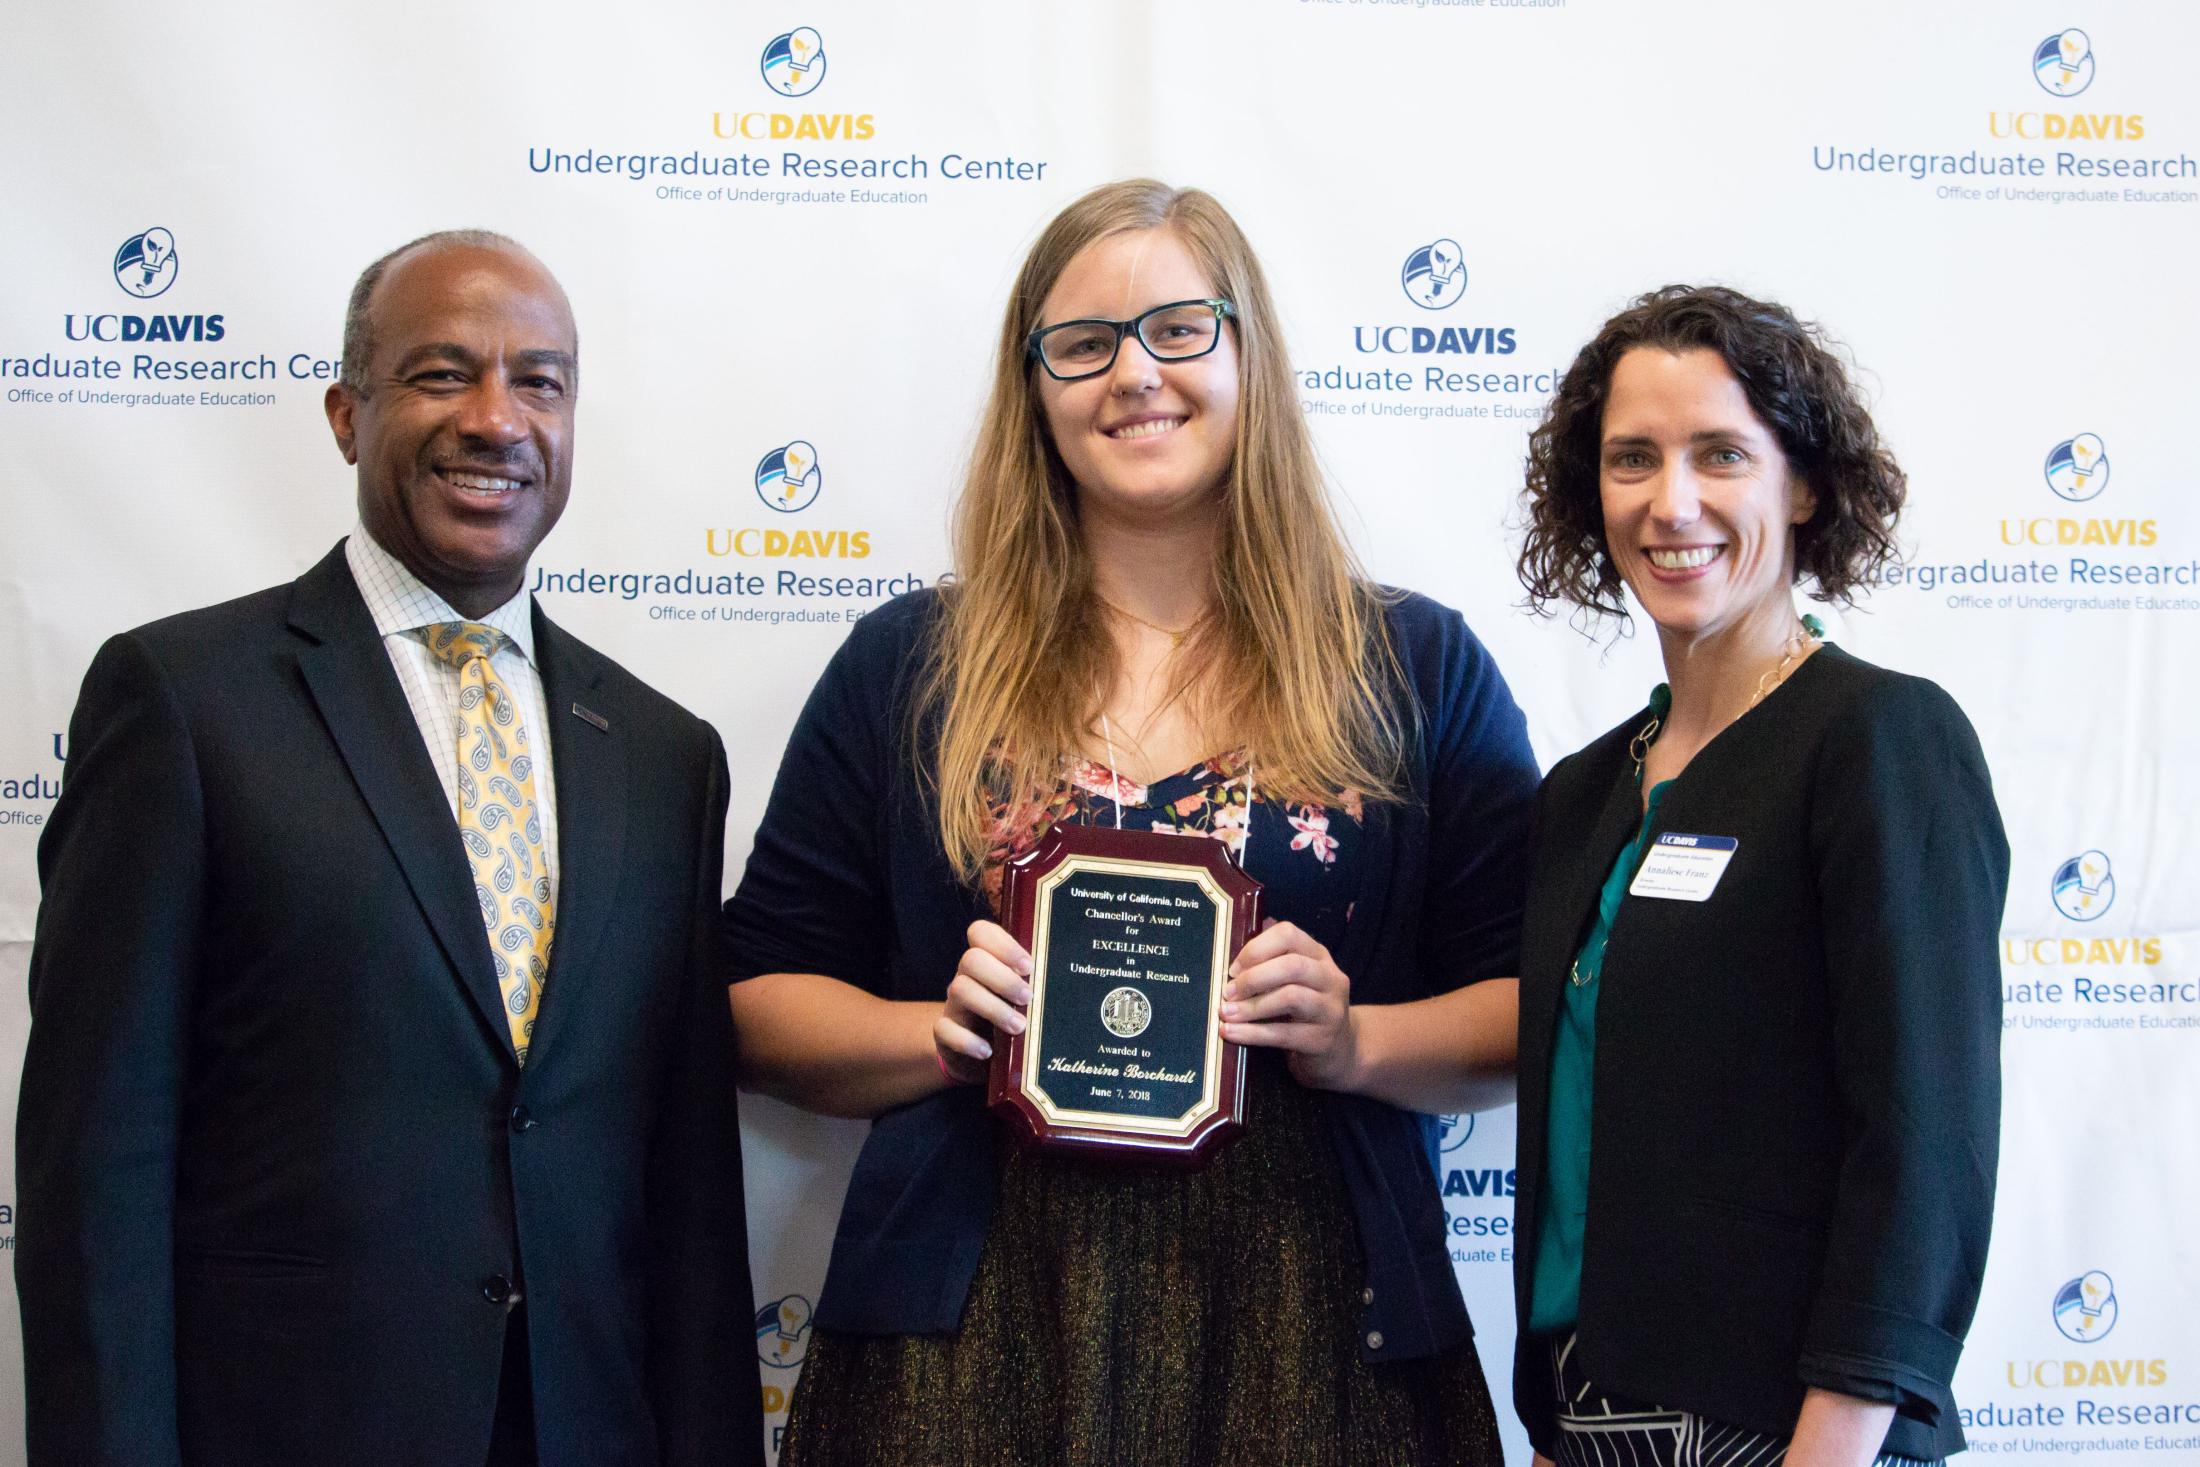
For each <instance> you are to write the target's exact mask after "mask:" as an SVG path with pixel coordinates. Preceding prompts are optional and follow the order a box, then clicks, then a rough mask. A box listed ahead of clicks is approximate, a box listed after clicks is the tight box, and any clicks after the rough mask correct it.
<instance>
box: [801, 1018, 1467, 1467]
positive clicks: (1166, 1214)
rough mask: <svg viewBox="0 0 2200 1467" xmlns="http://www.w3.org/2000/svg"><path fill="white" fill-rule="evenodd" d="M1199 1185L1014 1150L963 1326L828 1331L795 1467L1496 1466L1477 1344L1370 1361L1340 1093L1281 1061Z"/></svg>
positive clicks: (812, 1356) (818, 1338)
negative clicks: (1327, 1097) (914, 1331)
mask: <svg viewBox="0 0 2200 1467" xmlns="http://www.w3.org/2000/svg"><path fill="white" fill-rule="evenodd" d="M1251 1058H1253V1059H1254V1060H1255V1063H1254V1064H1253V1066H1252V1070H1251V1073H1250V1075H1249V1076H1248V1079H1247V1086H1248V1093H1247V1109H1248V1113H1249V1116H1250V1121H1249V1124H1248V1125H1247V1127H1246V1132H1245V1134H1244V1135H1243V1136H1241V1137H1240V1138H1239V1139H1238V1140H1237V1142H1236V1143H1235V1144H1233V1145H1232V1146H1230V1147H1229V1148H1228V1149H1226V1150H1225V1151H1224V1152H1223V1153H1222V1154H1221V1155H1219V1156H1218V1157H1216V1158H1215V1160H1214V1161H1213V1162H1212V1163H1211V1164H1209V1165H1208V1166H1207V1167H1206V1168H1204V1169H1203V1170H1201V1171H1198V1172H1194V1173H1191V1174H1188V1175H1187V1174H1183V1173H1172V1172H1151V1171H1135V1170H1130V1169H1126V1168H1121V1167H1108V1166H1102V1165H1096V1164H1092V1163H1087V1162H1080V1161H1069V1160H1063V1159H1060V1158H1057V1157H1052V1156H1045V1155H1041V1154H1038V1153H1035V1152H1028V1151H1021V1150H1013V1149H1012V1150H1010V1151H1009V1152H1008V1154H1007V1156H1006V1159H1005V1161H1004V1163H1003V1166H1002V1171H1001V1180H1000V1198H999V1202H998V1205H997V1207H996V1209H995V1213H994V1220H993V1229H992V1233H991V1235H990V1236H989V1237H988V1238H987V1240H986V1245H985V1250H984V1252H983V1254H982V1255H981V1257H980V1259H979V1263H978V1272H977V1277H976V1279H975V1280H974V1281H973V1283H972V1285H971V1292H970V1299H969V1302H968V1304H967V1306H966V1307H965V1309H964V1313H963V1321H962V1328H961V1329H960V1330H959V1331H958V1332H956V1333H955V1334H952V1335H887V1336H867V1335H848V1334H832V1333H828V1332H826V1331H823V1330H820V1331H818V1332H816V1334H815V1335H814V1336H813V1338H812V1340H811V1343H810V1348H809V1356H808V1360H807V1363H806V1364H805V1365H804V1366H803V1371H802V1378H801V1380H800V1382H799V1383H798V1384H797V1386H796V1388H795V1393H794V1401H793V1403H792V1406H791V1408H790V1411H789V1417H788V1424H787V1435H786V1438H785V1441H784V1444H783V1445H782V1448H781V1451H780V1458H779V1461H780V1464H781V1467H884V1464H905V1467H934V1464H937V1467H949V1464H952V1467H965V1464H972V1463H984V1464H993V1463H1002V1464H1029V1467H1145V1464H1153V1467H1185V1464H1208V1463H1213V1464H1218V1467H1229V1464H1238V1463H1245V1464H1259V1467H1298V1464H1305V1467H1496V1464H1498V1463H1499V1462H1500V1461H1501V1457H1500V1451H1499V1446H1498V1436H1497V1419H1496V1414H1495V1412H1494V1410H1493V1409H1492V1407H1491V1404H1490V1396H1489V1389H1488V1387H1487V1385H1486V1384H1485V1382H1484V1380H1483V1377H1482V1369H1481V1365H1480V1363H1479V1362H1478V1361H1477V1360H1476V1358H1475V1354H1474V1346H1473V1344H1472V1342H1471V1341H1469V1342H1463V1343H1461V1344H1460V1345H1459V1346H1457V1347H1456V1348H1454V1349H1452V1350H1449V1351H1446V1352H1444V1353H1443V1354H1440V1355H1437V1356H1434V1357H1431V1358H1428V1359H1423V1360H1412V1361H1402V1362H1399V1363H1397V1364H1390V1365H1369V1364H1367V1363H1366V1362H1364V1361H1363V1360H1362V1359H1361V1358H1360V1352H1359V1349H1358V1344H1359V1317H1360V1312H1361V1308H1362V1305H1361V1302H1360V1290H1361V1287H1362V1279H1363V1270H1364V1265H1363V1262H1362V1254H1361V1249H1360V1241H1359V1230H1358V1227H1357V1225H1356V1224H1355V1223H1354V1221H1353V1216H1352V1210H1351V1205H1350V1199H1349V1198H1348V1197H1347V1196H1346V1193H1345V1187H1344V1181H1343V1176H1342V1173H1341V1171H1340V1169H1339V1167H1338V1165H1337V1160H1336V1156H1335V1153H1334V1150H1333V1148H1332V1147H1331V1145H1330V1142H1329V1139H1328V1133H1327V1129H1326V1126H1325V1124H1324V1119H1323V1116H1322V1114H1321V1110H1320V1107H1321V1105H1322V1103H1323V1102H1322V1098H1321V1097H1320V1096H1319V1095H1317V1094H1315V1093H1313V1092H1310V1091H1307V1090H1305V1089H1302V1088H1301V1087H1300V1086H1299V1085H1298V1084H1296V1083H1295V1082H1294V1081H1292V1079H1291V1078H1290V1075H1289V1072H1288V1071H1287V1070H1286V1069H1285V1068H1284V1066H1283V1065H1282V1064H1281V1063H1280V1062H1279V1061H1278V1057H1277V1056H1275V1055H1273V1054H1258V1055H1254V1056H1252V1057H1251Z"/></svg>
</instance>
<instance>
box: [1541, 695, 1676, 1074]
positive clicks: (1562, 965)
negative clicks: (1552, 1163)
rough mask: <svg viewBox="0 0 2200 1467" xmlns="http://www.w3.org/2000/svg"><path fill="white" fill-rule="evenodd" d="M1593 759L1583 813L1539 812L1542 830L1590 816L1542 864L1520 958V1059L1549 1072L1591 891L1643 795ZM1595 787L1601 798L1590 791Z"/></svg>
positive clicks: (1636, 819) (1619, 770)
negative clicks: (1574, 837)
mask: <svg viewBox="0 0 2200 1467" xmlns="http://www.w3.org/2000/svg"><path fill="white" fill-rule="evenodd" d="M1645 716H1647V712H1646V714H1645ZM1622 747H1624V746H1622ZM1597 762H1598V763H1599V764H1601V765H1602V766H1604V767H1602V768H1598V769H1591V770H1588V771H1584V789H1585V790H1586V791H1587V792H1588V793H1587V798H1586V799H1584V800H1583V802H1582V804H1583V806H1584V807H1585V808H1584V809H1581V810H1547V811H1546V812H1545V815H1544V819H1545V820H1546V822H1547V825H1546V830H1556V831H1561V832H1562V831H1564V830H1565V829H1567V828H1568V827H1569V826H1573V828H1576V829H1578V828H1580V827H1579V826H1578V825H1574V822H1575V821H1578V820H1579V818H1580V816H1581V815H1582V814H1584V813H1593V820H1592V821H1591V823H1590V824H1589V826H1588V833H1587V835H1586V837H1585V838H1583V839H1581V840H1579V841H1577V842H1573V843H1570V844H1569V845H1568V846H1567V847H1566V848H1564V849H1562V850H1559V851H1556V852H1554V853H1552V854H1551V856H1550V857H1549V859H1548V862H1547V865H1546V870H1547V871H1548V875H1547V876H1546V877H1545V878H1544V880H1545V882H1546V883H1547V889H1546V891H1545V892H1544V893H1543V895H1542V896H1541V898H1540V900H1539V901H1538V914H1539V917H1540V920H1539V921H1538V922H1537V923H1536V925H1535V930H1534V931H1533V932H1532V933H1530V934H1529V936H1528V941H1529V943H1530V944H1531V948H1530V950H1529V951H1527V952H1525V953H1523V954H1522V957H1523V959H1524V961H1523V962H1522V964H1521V968H1522V976H1523V978H1524V979H1525V980H1526V981H1525V982H1524V983H1523V985H1522V989H1521V1011H1520V1024H1521V1033H1520V1038H1521V1045H1520V1057H1521V1062H1522V1064H1523V1065H1524V1066H1525V1065H1528V1064H1536V1065H1539V1066H1541V1067H1542V1068H1543V1069H1544V1070H1548V1069H1549V1066H1550V1044H1551V1037H1552V1034H1553V1033H1554V1032H1555V1030H1556V1028H1557V1025H1558V999H1559V994H1560V991H1561V988H1562V986H1563V984H1564V983H1565V979H1566V974H1567V971H1568V970H1569V969H1570V968H1571V967H1572V965H1573V958H1574V953H1575V951H1576V950H1577V949H1578V948H1579V947H1580V946H1581V939H1582V936H1583V934H1584V933H1585V932H1586V931H1587V930H1588V926H1589V921H1590V918H1591V917H1592V916H1593V915H1594V914H1595V911H1596V901H1597V894H1598V893H1599V892H1601V891H1602V890H1603V889H1604V879H1605V878H1606V877H1607V876H1609V875H1611V874H1612V862H1613V860H1614V859H1616V858H1617V857H1618V855H1619V853H1620V848H1621V847H1622V846H1624V845H1625V844H1626V843H1627V837H1628V836H1629V835H1631V834H1633V833H1634V830H1635V827H1636V826H1637V825H1639V824H1640V823H1641V821H1642V796H1641V794H1640V793H1638V790H1637V786H1636V785H1635V782H1634V781H1633V780H1631V779H1628V778H1627V777H1626V765H1625V763H1624V762H1614V761H1611V760H1599V761H1597ZM1600 787H1601V788H1602V790H1603V795H1602V798H1601V800H1599V798H1598V796H1597V794H1596V793H1595V792H1596V791H1597V790H1598V789H1599V788H1600ZM1591 801H1596V802H1597V803H1596V804H1593V805H1592V804H1591V803H1590V802H1591ZM1546 838H1548V837H1546Z"/></svg>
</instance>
